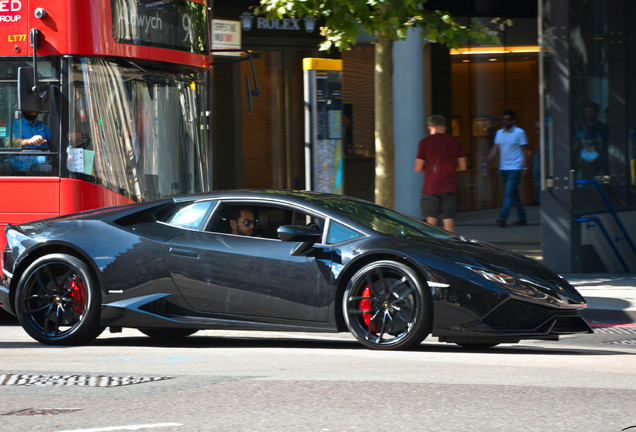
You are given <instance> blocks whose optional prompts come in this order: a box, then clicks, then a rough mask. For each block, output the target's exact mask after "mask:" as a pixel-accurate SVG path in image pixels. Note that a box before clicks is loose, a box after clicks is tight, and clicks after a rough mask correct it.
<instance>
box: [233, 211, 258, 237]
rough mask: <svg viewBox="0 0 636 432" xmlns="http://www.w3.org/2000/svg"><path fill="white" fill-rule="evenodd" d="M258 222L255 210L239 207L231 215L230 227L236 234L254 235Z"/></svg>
mask: <svg viewBox="0 0 636 432" xmlns="http://www.w3.org/2000/svg"><path fill="white" fill-rule="evenodd" d="M257 223H258V220H257V219H256V218H255V217H254V211H253V210H252V209H249V208H237V209H236V210H234V212H233V214H232V216H231V217H230V228H231V229H232V234H236V235H243V236H250V237H251V236H253V235H254V228H256V224H257Z"/></svg>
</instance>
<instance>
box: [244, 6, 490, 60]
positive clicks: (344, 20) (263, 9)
mask: <svg viewBox="0 0 636 432" xmlns="http://www.w3.org/2000/svg"><path fill="white" fill-rule="evenodd" d="M255 12H256V13H257V14H265V15H267V17H268V18H281V17H283V16H289V17H294V18H302V17H304V16H306V15H308V16H313V17H316V18H319V19H322V20H323V23H324V25H323V27H322V28H321V34H322V36H323V37H324V38H325V40H324V42H323V43H322V44H321V46H320V49H321V50H328V49H330V48H332V47H336V48H338V49H340V50H347V49H349V48H351V47H352V46H353V45H354V44H355V43H356V39H357V37H358V35H359V34H360V32H361V31H365V32H366V33H368V34H370V35H381V36H384V37H387V38H389V39H391V40H393V41H397V40H403V39H405V38H406V35H407V31H408V30H409V29H410V28H413V27H416V28H420V29H421V30H422V36H423V37H424V38H426V39H427V40H428V41H429V42H434V43H435V42H436V43H440V44H443V45H446V46H448V47H451V48H457V47H459V46H463V45H466V44H468V43H485V44H493V43H497V42H498V38H497V33H496V31H495V29H493V28H488V27H486V26H484V25H483V24H481V23H480V22H478V21H477V20H472V21H471V24H470V25H469V26H466V25H462V24H459V23H458V22H457V21H456V20H455V19H454V18H453V17H452V16H451V15H450V14H449V13H447V12H444V11H440V10H430V9H427V8H426V0H424V1H422V0H261V3H260V6H259V7H257V8H256V10H255ZM491 24H492V25H493V27H494V26H496V25H500V24H501V23H500V22H498V21H493V22H492V23H491Z"/></svg>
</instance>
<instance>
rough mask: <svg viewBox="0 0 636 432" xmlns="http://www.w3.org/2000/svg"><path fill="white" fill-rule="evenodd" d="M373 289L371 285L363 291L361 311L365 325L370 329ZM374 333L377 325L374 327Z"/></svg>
mask: <svg viewBox="0 0 636 432" xmlns="http://www.w3.org/2000/svg"><path fill="white" fill-rule="evenodd" d="M370 299H371V289H370V288H369V285H367V286H366V287H365V288H364V291H362V300H360V310H361V311H362V318H363V319H364V323H365V324H366V325H367V327H369V325H371V312H370V310H371V306H372V305H373V303H372V302H371V300H370ZM373 331H375V325H374V326H373Z"/></svg>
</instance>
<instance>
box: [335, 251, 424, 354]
mask: <svg viewBox="0 0 636 432" xmlns="http://www.w3.org/2000/svg"><path fill="white" fill-rule="evenodd" d="M425 287H426V286H425V285H423V284H422V283H421V281H420V279H419V277H418V276H417V274H416V273H415V271H414V270H413V269H412V268H411V267H409V266H407V265H405V264H403V263H400V262H397V261H392V260H381V261H375V262H372V263H370V264H367V265H365V266H364V267H362V268H361V269H360V270H358V271H357V272H356V273H355V274H354V275H353V277H352V278H351V280H350V281H349V284H348V285H347V288H346V290H345V292H344V296H343V299H342V308H343V309H342V310H343V315H344V318H345V321H346V323H347V327H348V328H349V331H350V332H351V333H352V334H353V336H355V338H356V339H357V340H358V341H360V342H361V343H362V344H363V345H364V346H366V347H367V348H371V349H386V350H388V349H404V348H409V347H412V346H415V345H418V344H419V343H420V342H422V341H423V340H424V339H425V338H426V336H428V334H429V332H430V329H431V319H432V309H431V302H430V299H429V296H428V295H427V293H426V292H425V291H424V288H425Z"/></svg>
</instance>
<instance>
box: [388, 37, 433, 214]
mask: <svg viewBox="0 0 636 432" xmlns="http://www.w3.org/2000/svg"><path fill="white" fill-rule="evenodd" d="M422 47H423V41H422V37H421V36H420V32H419V30H416V29H412V30H411V31H410V32H409V34H408V37H407V39H406V40H405V41H399V42H395V44H394V45H393V124H394V137H395V138H394V140H395V209H396V210H397V211H399V212H402V213H405V214H407V215H409V216H413V217H416V218H418V219H419V218H421V216H420V208H419V202H420V191H421V189H422V181H423V179H424V175H423V174H422V173H418V172H415V170H414V169H413V167H414V165H415V155H416V153H417V144H418V143H419V141H420V140H421V139H422V138H424V136H425V132H426V124H425V117H426V116H425V112H424V111H425V108H424V107H425V99H424V64H423V48H422Z"/></svg>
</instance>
